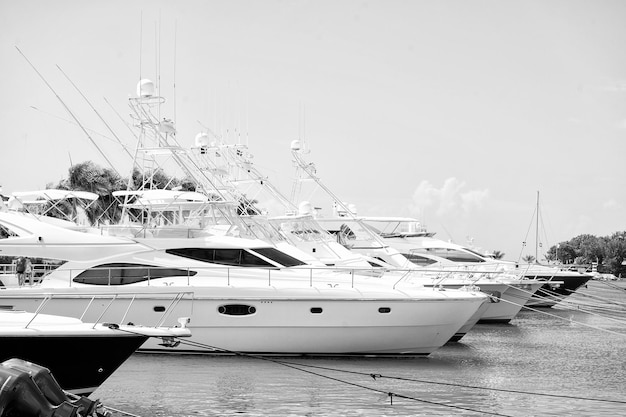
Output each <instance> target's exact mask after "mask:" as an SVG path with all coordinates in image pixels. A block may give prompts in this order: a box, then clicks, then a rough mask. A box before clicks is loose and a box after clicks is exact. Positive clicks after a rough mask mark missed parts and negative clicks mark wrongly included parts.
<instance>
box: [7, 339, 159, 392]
mask: <svg viewBox="0 0 626 417" xmlns="http://www.w3.org/2000/svg"><path fill="white" fill-rule="evenodd" d="M147 339H148V337H144V336H135V335H129V336H127V337H119V336H110V335H109V336H103V335H98V336H92V335H87V336H86V335H80V334H75V335H72V336H56V337H49V336H42V335H41V334H40V335H37V334H34V335H20V336H8V335H0V346H1V348H0V362H3V361H5V360H8V359H14V358H17V359H22V360H27V361H29V362H33V363H36V364H38V365H40V366H43V367H46V368H48V369H49V370H50V372H51V373H52V374H53V375H54V378H55V379H56V381H57V382H58V384H59V386H60V387H61V388H63V389H64V390H65V391H68V392H71V393H73V394H76V395H89V394H91V393H92V392H93V391H95V390H96V388H98V387H99V386H100V385H101V384H102V383H103V382H104V381H105V380H106V379H107V378H108V377H109V376H111V374H113V372H115V370H116V369H117V368H119V367H120V365H122V364H123V363H124V362H125V361H126V360H127V359H128V358H129V357H130V356H131V355H132V354H133V353H134V352H135V351H136V350H137V349H138V348H139V347H140V346H141V345H142V344H143V343H144V342H145V341H146V340H147ZM77 370H80V371H78V372H77Z"/></svg>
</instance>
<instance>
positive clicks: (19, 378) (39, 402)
mask: <svg viewBox="0 0 626 417" xmlns="http://www.w3.org/2000/svg"><path fill="white" fill-rule="evenodd" d="M0 386H1V387H2V388H1V389H0V417H9V416H21V417H78V416H79V414H78V407H76V406H73V405H71V404H69V403H67V402H64V403H63V404H61V405H59V406H53V405H52V404H50V402H49V401H48V400H47V399H46V397H45V396H44V395H43V393H42V392H41V391H40V390H39V388H38V387H37V385H36V384H35V381H33V379H32V378H31V377H30V376H29V375H28V373H26V372H22V371H19V370H16V369H13V368H9V367H6V366H0Z"/></svg>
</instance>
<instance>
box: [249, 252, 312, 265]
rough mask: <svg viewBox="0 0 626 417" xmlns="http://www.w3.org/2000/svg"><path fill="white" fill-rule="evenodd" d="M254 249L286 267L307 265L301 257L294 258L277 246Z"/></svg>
mask: <svg viewBox="0 0 626 417" xmlns="http://www.w3.org/2000/svg"><path fill="white" fill-rule="evenodd" d="M253 251H254V252H256V253H258V254H260V255H262V256H265V257H266V258H268V259H271V260H272V261H274V262H276V263H279V264H281V265H283V266H286V267H290V266H301V265H306V264H305V263H304V262H302V261H301V260H300V259H297V258H294V257H293V256H291V255H288V254H286V253H285V252H283V251H280V250H278V249H276V248H255V249H253Z"/></svg>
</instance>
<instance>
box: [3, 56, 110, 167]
mask: <svg viewBox="0 0 626 417" xmlns="http://www.w3.org/2000/svg"><path fill="white" fill-rule="evenodd" d="M15 49H17V51H18V52H19V53H20V54H21V55H22V56H23V57H24V59H25V60H26V62H28V65H30V66H31V68H32V69H33V70H34V71H35V72H36V73H37V75H38V76H39V78H41V79H42V80H43V82H44V83H45V84H46V86H47V87H48V88H49V89H50V91H52V93H53V94H54V95H55V96H56V98H57V99H58V100H59V102H60V103H61V104H62V105H63V107H64V108H65V110H66V111H67V112H68V113H69V114H70V116H72V118H73V119H74V121H75V122H76V123H77V124H78V126H80V128H81V129H82V130H83V132H84V133H85V135H87V137H88V138H89V140H90V141H91V143H92V144H93V145H94V146H95V147H96V149H98V151H100V154H101V155H102V157H103V158H104V159H105V160H106V161H107V163H108V164H109V165H110V166H111V168H112V169H113V171H115V173H116V174H117V175H120V173H119V172H118V171H117V169H116V168H115V166H114V165H113V163H112V162H111V161H109V158H107V157H106V155H105V154H104V152H102V150H101V149H100V148H99V147H98V145H97V144H96V142H95V141H94V140H93V138H92V137H91V135H90V134H89V132H88V131H87V129H85V127H84V126H83V124H82V123H81V122H80V120H78V118H77V117H76V116H75V115H74V113H72V111H71V110H70V108H69V107H68V106H67V104H65V102H64V101H63V100H62V99H61V97H60V96H59V95H58V94H57V92H56V91H55V90H54V88H52V86H51V85H50V84H49V83H48V81H46V79H45V78H44V76H43V75H41V73H40V72H39V71H37V68H35V66H34V65H33V64H32V62H30V60H29V59H28V58H26V55H24V53H23V52H22V51H21V50H20V48H18V47H17V46H16V47H15ZM120 176H121V175H120Z"/></svg>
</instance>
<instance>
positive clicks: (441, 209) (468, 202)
mask: <svg viewBox="0 0 626 417" xmlns="http://www.w3.org/2000/svg"><path fill="white" fill-rule="evenodd" d="M465 188H466V183H465V182H464V181H460V180H458V179H457V178H454V177H452V178H448V179H447V180H445V181H444V183H443V186H442V187H441V188H436V187H435V186H434V185H432V184H431V183H430V182H428V181H425V180H424V181H422V182H421V183H420V184H419V185H418V186H417V188H416V189H415V191H414V192H413V207H414V211H416V212H418V213H421V212H423V211H424V210H429V209H434V211H435V213H436V214H437V216H440V217H441V216H448V215H453V216H463V217H466V216H468V215H469V214H470V213H471V212H473V211H474V210H475V209H480V208H481V207H483V204H484V202H485V200H486V199H487V198H488V197H489V190H487V189H484V190H469V191H465V192H464V191H463V190H464V189H465Z"/></svg>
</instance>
